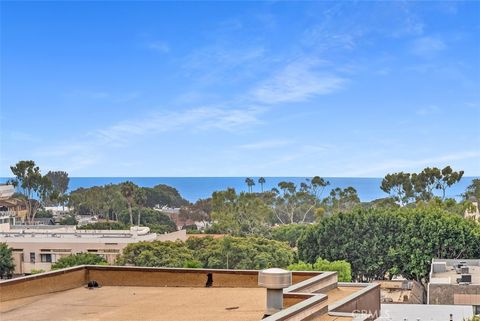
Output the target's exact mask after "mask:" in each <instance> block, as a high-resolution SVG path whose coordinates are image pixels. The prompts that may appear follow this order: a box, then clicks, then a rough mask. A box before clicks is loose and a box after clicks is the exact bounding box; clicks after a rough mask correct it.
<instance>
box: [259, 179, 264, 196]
mask: <svg viewBox="0 0 480 321" xmlns="http://www.w3.org/2000/svg"><path fill="white" fill-rule="evenodd" d="M258 183H259V184H260V186H261V188H262V193H263V184H265V178H264V177H260V178H259V179H258Z"/></svg>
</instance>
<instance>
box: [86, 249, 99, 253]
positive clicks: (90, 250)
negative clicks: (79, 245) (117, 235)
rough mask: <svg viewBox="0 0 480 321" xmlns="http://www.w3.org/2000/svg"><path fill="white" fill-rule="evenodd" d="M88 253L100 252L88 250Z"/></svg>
mask: <svg viewBox="0 0 480 321" xmlns="http://www.w3.org/2000/svg"><path fill="white" fill-rule="evenodd" d="M87 252H90V253H92V252H93V253H95V252H98V250H87Z"/></svg>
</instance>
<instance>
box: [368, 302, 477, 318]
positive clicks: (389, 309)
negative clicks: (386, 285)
mask: <svg viewBox="0 0 480 321" xmlns="http://www.w3.org/2000/svg"><path fill="white" fill-rule="evenodd" d="M450 314H452V320H453V321H464V320H468V319H470V318H471V317H472V316H473V309H472V306H471V305H470V306H466V305H436V304H382V310H381V316H380V318H378V319H377V321H404V320H422V321H431V320H434V321H450V320H451V319H450Z"/></svg>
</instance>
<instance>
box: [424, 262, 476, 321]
mask: <svg viewBox="0 0 480 321" xmlns="http://www.w3.org/2000/svg"><path fill="white" fill-rule="evenodd" d="M427 300H428V303H429V304H452V305H469V306H472V308H473V310H474V313H475V314H480V259H474V260H464V259H460V260H447V259H434V260H433V261H432V265H431V269H430V283H429V284H428V286H427Z"/></svg>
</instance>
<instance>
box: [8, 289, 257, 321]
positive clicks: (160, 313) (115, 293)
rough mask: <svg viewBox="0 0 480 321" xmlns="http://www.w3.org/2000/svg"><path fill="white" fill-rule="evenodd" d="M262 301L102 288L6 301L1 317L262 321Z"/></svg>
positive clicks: (250, 295)
mask: <svg viewBox="0 0 480 321" xmlns="http://www.w3.org/2000/svg"><path fill="white" fill-rule="evenodd" d="M72 298H74V301H73V300H72ZM264 301H265V290H264V289H261V288H256V289H250V288H193V287H142V286H104V287H101V288H99V289H95V290H88V289H85V288H83V287H82V288H76V289H71V290H67V291H63V292H56V293H50V294H45V295H41V296H37V297H31V298H27V299H20V300H14V301H7V302H4V303H2V304H1V305H0V312H1V313H2V317H1V319H2V321H18V320H30V321H40V320H58V319H59V316H61V317H62V319H63V320H105V321H107V320H111V321H133V320H165V321H170V320H177V321H190V320H193V319H192V317H193V316H195V317H194V320H196V321H217V320H218V321H223V320H230V321H250V320H251V321H258V320H260V319H261V318H262V316H263V311H264Z"/></svg>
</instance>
